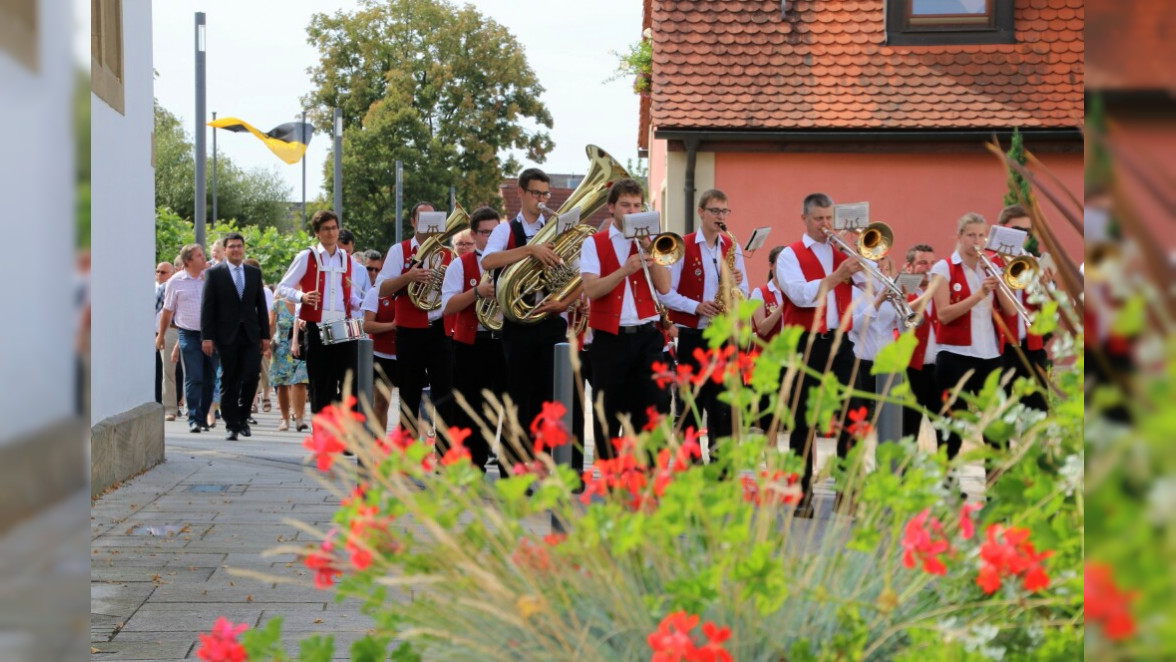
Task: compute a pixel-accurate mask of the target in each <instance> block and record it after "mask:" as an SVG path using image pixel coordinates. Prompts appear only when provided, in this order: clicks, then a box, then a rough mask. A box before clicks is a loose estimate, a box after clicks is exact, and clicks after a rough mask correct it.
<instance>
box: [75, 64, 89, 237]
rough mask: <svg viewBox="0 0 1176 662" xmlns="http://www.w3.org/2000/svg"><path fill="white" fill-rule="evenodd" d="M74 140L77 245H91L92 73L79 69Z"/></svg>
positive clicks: (76, 76) (76, 82)
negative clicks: (76, 191)
mask: <svg viewBox="0 0 1176 662" xmlns="http://www.w3.org/2000/svg"><path fill="white" fill-rule="evenodd" d="M74 81H75V82H74V140H75V145H77V151H76V153H75V161H76V163H75V165H76V167H77V173H78V177H77V182H78V200H77V214H78V224H77V233H78V234H77V245H78V247H79V248H89V247H90V74H89V73H88V72H86V71H84V70H82V69H78V71H77V74H76V75H75V76H74Z"/></svg>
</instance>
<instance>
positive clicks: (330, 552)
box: [303, 531, 343, 589]
mask: <svg viewBox="0 0 1176 662" xmlns="http://www.w3.org/2000/svg"><path fill="white" fill-rule="evenodd" d="M334 551H335V531H331V532H330V533H328V534H327V537H326V538H324V539H323V542H322V544H321V545H319V549H318V551H316V552H313V553H311V554H309V555H307V557H306V558H305V559H304V560H303V563H305V564H306V567H308V568H310V569H311V570H313V571H314V587H315V588H317V589H325V588H330V586H331V585H332V584H334V583H335V577H338V576H339V575H342V574H343V571H342V570H340V569H338V568H337V567H336V566H335V557H334Z"/></svg>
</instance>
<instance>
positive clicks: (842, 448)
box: [785, 331, 854, 499]
mask: <svg viewBox="0 0 1176 662" xmlns="http://www.w3.org/2000/svg"><path fill="white" fill-rule="evenodd" d="M813 335H814V334H813V333H812V332H809V331H806V332H804V333H802V334H801V335H800V345H799V347H800V351H802V352H803V351H805V348H806V347H808V342H809V337H810V336H813ZM833 339H834V332H833V331H830V332H828V333H824V334H815V337H814V338H813V346H812V350H811V351H810V352H809V355H808V366H809V367H810V368H812V369H813V370H815V371H816V372H817V373H818V374H823V373H826V372H832V373H833V374H834V375H836V376H837V381H839V382H841V383H842V384H846V385H849V384H850V376H851V375H852V374H853V362H854V356H853V350H852V349H851V346H850V342H849V338H844V337H843V338H842V339H841V344H840V345H838V347H837V352H836V353H835V354H834V353H833ZM830 358H832V365H830ZM815 386H820V381H819V380H818V379H816V378H814V377H812V376H810V375H807V374H806V375H804V379H802V380H800V392H799V394H797V393H796V392H795V391H794V392H793V393H792V394H790V395H789V397H788V399H787V401H785V406H786V407H788V406H790V405H791V404H792V402H793V401H794V400H796V402H797V405H796V406H795V407H792V408H791V411H792V416H793V419H794V421H795V425H794V426H793V428H792V432H791V433H790V434H789V435H788V447H789V448H790V449H792V452H794V453H796V454H797V455H799V456H801V457H805V453H806V451H807V453H808V457H805V462H804V476H803V477H802V478H801V489H802V490H804V494H805V498H806V499H807V498H809V497H811V495H812V482H813V464H814V462H815V457H816V445H815V442H814V441H813V439H812V437H813V435H812V432H813V430H812V428H810V427H809V424H808V422H807V421H806V420H805V411H807V407H808V398H809V389H810V388H812V387H815ZM851 442H852V437H851V435H850V434H849V433H848V432H847V431H846V430H845V429H844V427H843V428H842V429H841V431H840V432H839V434H838V436H837V457H839V458H844V457H845V455H846V453H848V452H849V447H850V443H851Z"/></svg>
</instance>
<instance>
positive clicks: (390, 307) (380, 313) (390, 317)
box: [371, 297, 396, 356]
mask: <svg viewBox="0 0 1176 662" xmlns="http://www.w3.org/2000/svg"><path fill="white" fill-rule="evenodd" d="M376 306H377V307H376V321H377V322H381V323H387V322H395V321H396V304H395V303H393V298H392V297H380V298H379V299H378V300H377V302H376ZM371 336H372V350H373V351H376V352H379V353H381V354H387V355H388V356H396V329H392V330H391V331H385V332H383V333H373V334H371Z"/></svg>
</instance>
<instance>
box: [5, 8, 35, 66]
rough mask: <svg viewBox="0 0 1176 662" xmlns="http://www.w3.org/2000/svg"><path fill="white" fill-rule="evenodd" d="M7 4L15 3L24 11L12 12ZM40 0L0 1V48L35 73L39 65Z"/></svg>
mask: <svg viewBox="0 0 1176 662" xmlns="http://www.w3.org/2000/svg"><path fill="white" fill-rule="evenodd" d="M8 5H15V6H17V7H20V8H22V9H24V10H25V11H19V10H18V11H17V12H16V13H13V12H12V11H11V10H10V7H9V6H8ZM40 10H41V2H40V0H15V2H7V3H0V50H2V51H4V52H6V53H9V54H11V55H12V57H13V58H15V59H16V61H17V62H19V63H20V64H22V65H24V67H25V68H26V69H28V70H29V71H31V72H33V73H37V71H38V70H39V69H40V65H41V57H40V53H39V52H38V50H39V47H40V43H41V40H40V33H39V32H38V28H39V27H40V24H39V15H38V14H39V12H40Z"/></svg>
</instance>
